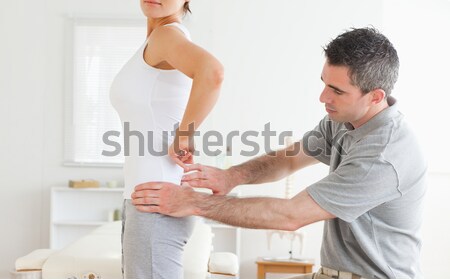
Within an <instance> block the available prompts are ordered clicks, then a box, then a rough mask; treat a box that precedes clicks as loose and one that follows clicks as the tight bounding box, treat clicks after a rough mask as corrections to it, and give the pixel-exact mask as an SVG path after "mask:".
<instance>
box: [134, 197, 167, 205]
mask: <svg viewBox="0 0 450 279" xmlns="http://www.w3.org/2000/svg"><path fill="white" fill-rule="evenodd" d="M160 202H161V201H160V199H159V198H148V197H144V198H138V199H133V200H132V201H131V203H132V204H134V205H160Z"/></svg>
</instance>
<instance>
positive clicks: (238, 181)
mask: <svg viewBox="0 0 450 279" xmlns="http://www.w3.org/2000/svg"><path fill="white" fill-rule="evenodd" d="M226 171H227V172H228V177H229V180H230V182H231V183H230V184H231V189H230V191H231V190H232V189H233V188H234V187H236V186H238V185H242V184H246V183H245V177H244V175H243V172H242V171H241V170H240V168H239V166H232V167H230V168H229V169H227V170H226Z"/></svg>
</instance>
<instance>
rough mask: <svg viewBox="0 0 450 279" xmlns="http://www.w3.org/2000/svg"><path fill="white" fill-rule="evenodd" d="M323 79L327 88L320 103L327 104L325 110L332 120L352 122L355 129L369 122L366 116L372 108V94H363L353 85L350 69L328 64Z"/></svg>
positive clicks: (323, 72) (324, 69) (323, 71)
mask: <svg viewBox="0 0 450 279" xmlns="http://www.w3.org/2000/svg"><path fill="white" fill-rule="evenodd" d="M321 79H322V81H323V82H324V83H325V88H324V89H323V91H322V93H321V94H320V102H321V103H324V104H325V110H326V111H327V112H328V115H329V117H330V119H331V120H333V121H336V122H350V123H351V124H352V125H353V127H355V128H357V127H359V126H361V125H362V124H364V123H365V122H366V121H367V120H368V119H365V116H366V115H367V114H368V113H367V112H368V111H369V109H370V106H371V101H372V98H371V94H370V92H369V93H368V94H363V93H362V91H361V90H360V89H359V88H358V87H356V86H355V85H352V84H351V82H350V77H349V75H348V67H346V66H333V65H330V64H328V62H326V63H325V65H324V66H323V70H322V76H321Z"/></svg>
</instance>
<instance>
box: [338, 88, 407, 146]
mask: <svg viewBox="0 0 450 279" xmlns="http://www.w3.org/2000/svg"><path fill="white" fill-rule="evenodd" d="M387 102H388V105H389V107H387V108H385V109H384V110H382V111H380V112H379V113H378V114H376V115H375V116H374V117H372V118H371V119H369V121H367V122H366V123H364V124H363V125H362V126H360V127H358V128H356V129H355V128H354V127H353V125H352V124H350V123H349V122H346V123H344V125H345V127H346V128H347V129H348V132H347V134H348V135H351V136H352V137H354V138H362V137H363V136H365V135H367V134H368V133H369V132H371V131H373V130H374V129H376V128H379V127H381V126H384V125H386V124H387V123H388V122H389V121H390V120H392V118H394V117H396V116H398V115H399V114H400V112H399V111H398V106H397V100H396V99H395V98H394V97H391V96H389V97H388V98H387Z"/></svg>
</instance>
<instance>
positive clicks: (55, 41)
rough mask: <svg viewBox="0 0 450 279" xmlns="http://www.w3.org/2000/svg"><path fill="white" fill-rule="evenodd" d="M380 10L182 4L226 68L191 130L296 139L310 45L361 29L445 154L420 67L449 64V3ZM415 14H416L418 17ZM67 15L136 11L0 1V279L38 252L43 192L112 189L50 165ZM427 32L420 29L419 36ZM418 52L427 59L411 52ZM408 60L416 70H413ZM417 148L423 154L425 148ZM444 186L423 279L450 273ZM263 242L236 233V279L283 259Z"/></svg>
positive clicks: (437, 184) (302, 125)
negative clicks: (394, 55)
mask: <svg viewBox="0 0 450 279" xmlns="http://www.w3.org/2000/svg"><path fill="white" fill-rule="evenodd" d="M392 2H393V1H384V2H383V1H376V0H371V1H358V0H345V1H333V0H320V1H297V0H283V1H275V2H274V1H260V0H259V1H257V0H248V1H247V0H246V1H239V0H227V1H217V0H194V1H193V2H192V6H193V7H192V8H193V12H194V14H193V16H191V17H190V18H189V19H188V25H189V26H190V29H191V30H192V35H193V38H194V40H195V41H196V42H198V43H199V44H200V45H202V46H204V47H205V48H207V49H209V50H210V51H211V52H213V53H214V54H215V55H216V56H217V57H219V58H220V60H221V61H222V62H223V64H224V65H225V68H226V80H225V84H224V88H223V93H222V96H221V99H220V101H219V103H218V106H217V107H216V109H215V111H214V113H213V115H212V116H211V118H210V119H209V120H208V121H207V123H205V125H204V127H203V129H204V130H206V129H216V130H219V131H222V132H224V133H227V132H229V131H230V130H239V131H241V132H242V131H245V130H249V129H251V130H257V131H261V130H262V128H263V125H264V124H265V123H267V122H271V124H272V128H273V129H275V130H276V131H283V130H293V131H294V132H295V133H296V135H297V136H300V135H302V134H303V133H304V132H305V131H307V130H308V129H310V128H311V127H313V126H314V125H315V123H317V121H318V120H319V119H320V118H321V117H322V116H323V113H324V112H323V106H322V105H321V104H320V103H319V102H318V96H319V93H320V90H321V88H322V83H321V81H320V78H319V77H320V72H321V67H322V63H323V57H322V50H321V46H324V45H325V44H326V43H327V42H328V41H329V40H330V39H332V38H333V37H335V36H336V35H337V34H339V33H340V32H342V31H343V30H344V29H346V28H349V27H351V26H355V27H360V26H366V25H368V24H372V25H374V26H375V27H378V28H379V29H381V30H383V31H385V32H386V33H387V34H388V35H389V37H390V39H391V40H392V41H393V42H394V44H396V46H397V48H398V49H399V53H400V59H401V60H402V66H401V67H402V68H401V78H400V81H399V85H398V87H397V90H396V92H394V96H397V97H398V98H399V99H400V101H402V103H403V100H410V99H411V98H413V99H414V100H417V101H416V102H408V101H406V102H404V103H403V104H404V105H403V107H404V108H405V109H404V111H405V113H406V114H407V115H408V116H410V117H411V120H412V122H413V123H414V124H415V128H417V130H418V131H419V132H421V133H422V134H427V130H426V129H427V127H432V128H433V129H434V130H433V135H436V136H437V137H439V140H440V141H439V142H440V143H442V144H443V143H445V141H443V140H441V137H445V136H448V135H446V134H443V133H442V129H437V128H442V127H444V125H442V124H443V123H442V121H434V120H436V119H445V118H444V117H445V116H446V115H445V114H444V112H445V111H446V110H445V109H446V106H448V102H446V101H448V97H447V99H442V98H444V96H449V93H450V92H449V90H448V88H447V86H446V80H445V78H446V76H447V74H446V73H448V71H447V72H444V71H442V72H435V71H433V69H434V68H435V67H434V66H433V65H436V64H434V63H431V64H430V63H429V62H430V61H434V62H436V61H442V62H441V63H443V64H444V65H449V62H450V61H449V59H448V54H447V53H446V51H445V50H446V46H448V40H447V41H445V38H448V34H450V32H448V26H450V25H448V18H450V17H448V16H447V15H449V14H450V13H449V10H448V6H449V3H450V2H449V1H447V0H434V1H432V2H430V1H427V2H426V3H433V5H431V6H430V5H425V6H424V4H423V3H425V1H423V2H414V1H412V2H413V3H416V4H413V5H411V4H410V2H409V1H406V2H395V1H394V2H395V3H394V4H393V3H392ZM418 3H422V4H418ZM401 5H405V6H401ZM422 10H423V11H426V12H424V13H420V12H421V11H422ZM406 11H407V12H406ZM412 11H414V12H412ZM68 14H87V15H97V16H103V17H105V16H106V17H115V16H120V17H123V16H140V10H139V5H138V1H137V0H134V1H119V0H115V1H106V0H96V1H87V0H83V1H61V0H39V1H25V0H14V1H2V8H1V10H0V34H1V37H0V61H2V62H1V63H0V119H1V120H2V124H3V127H2V129H0V140H1V144H0V154H1V155H2V156H1V159H0V177H1V179H2V182H3V186H2V187H0V210H1V212H2V213H3V216H5V218H4V219H5V220H4V225H3V226H2V230H1V232H0V236H1V237H0V248H1V249H0V278H2V277H4V276H6V275H5V274H6V271H7V270H10V269H12V267H13V263H14V259H15V258H16V257H18V256H21V255H23V254H25V253H28V252H29V251H31V250H33V249H36V248H41V247H46V246H47V245H48V222H49V220H48V215H49V213H48V211H49V209H48V204H49V189H50V187H53V186H58V185H65V183H66V182H67V180H68V179H72V178H87V177H90V178H96V179H99V180H101V181H106V180H110V179H117V180H120V179H121V171H120V169H103V168H73V167H72V168H69V167H63V166H62V165H61V163H62V159H63V123H64V121H63V117H64V111H63V108H64V19H65V17H66V16H67V15H68ZM425 15H427V16H425ZM405 22H406V23H405ZM427 22H428V25H422V24H426V23H427ZM446 24H447V25H446ZM421 26H422V27H421ZM423 26H426V28H424V27H423ZM413 27H414V28H413ZM415 29H418V30H420V37H419V38H414V37H412V34H413V30H415ZM436 30H438V31H440V33H436ZM445 43H446V45H445ZM430 48H431V52H427V53H424V52H423V50H424V49H430ZM447 48H448V47H447ZM428 57H429V58H428ZM414 58H416V59H417V60H419V61H422V64H420V67H417V64H416V63H415V62H416V61H415V60H413V59H414ZM437 64H439V62H438V63H437ZM443 69H445V68H443ZM422 73H427V77H428V79H426V81H427V82H426V83H425V82H421V83H420V84H421V86H415V85H416V84H417V83H419V82H420V81H424V80H423V75H422ZM433 77H434V78H433ZM411 81H414V82H411ZM431 81H432V82H431ZM429 84H433V86H434V87H433V88H432V90H427V89H428V87H427V85H429ZM397 92H398V93H397ZM412 96H414V97H412ZM419 96H420V97H419ZM442 100H444V101H442ZM445 100H446V101H445ZM424 104H425V106H423V105H424ZM434 108H438V110H436V109H434ZM439 113H442V114H439ZM421 115H426V116H427V117H428V118H427V119H429V120H432V121H433V124H432V125H431V126H429V125H428V124H429V122H423V121H424V120H423V118H422V117H420V116H421ZM425 124H427V125H425ZM438 125H439V126H438ZM428 134H429V133H428ZM447 138H448V137H447ZM424 141H425V142H427V143H429V142H430V140H429V137H426V138H424ZM431 142H432V141H431ZM234 143H235V149H234V150H233V151H234V154H235V156H234V157H233V163H238V162H241V161H244V160H246V159H247V158H242V157H240V156H238V155H237V156H236V153H238V152H239V151H240V149H241V148H243V146H242V145H239V144H238V142H237V141H235V142H234ZM272 145H273V146H276V145H277V144H276V143H275V142H274V143H272ZM435 150H436V149H432V150H431V151H430V152H435ZM262 152H263V150H261V153H262ZM445 152H448V151H447V150H445ZM432 157H433V158H434V157H436V156H432ZM442 165H443V166H445V167H444V169H443V170H439V171H440V172H443V171H444V172H445V171H447V173H448V171H449V169H448V165H445V164H439V165H438V166H442ZM326 172H327V170H326V168H324V167H321V166H317V167H314V168H313V169H312V170H304V171H301V172H299V173H298V174H297V175H296V186H295V189H296V190H297V191H299V190H301V189H302V188H304V187H305V186H307V185H309V184H311V183H313V182H314V181H316V180H317V179H318V178H319V177H321V176H323V175H325V174H326ZM449 180H450V175H448V174H432V175H431V176H430V179H429V181H430V192H429V195H428V207H427V215H426V216H425V225H426V226H425V227H424V230H423V233H424V240H425V241H424V253H423V266H424V270H425V271H426V274H427V277H437V276H438V274H440V273H441V272H443V271H442V269H443V267H444V266H446V263H447V264H448V263H449V262H450V259H449V256H448V253H446V251H448V250H449V249H450V243H449V241H448V239H449V238H448V237H446V233H447V232H448V231H449V229H450V224H449V221H448V216H445V215H444V212H446V213H447V215H448V212H450V210H449V209H450V208H449V203H446V202H445V197H446V196H448V194H449V187H448V185H449V182H450V181H449ZM241 193H242V195H244V196H247V195H274V196H279V197H282V196H283V194H284V182H283V181H281V182H279V183H272V184H267V185H262V186H243V187H242V190H241ZM304 231H305V232H306V233H307V239H306V247H305V249H306V251H305V254H304V256H306V257H312V258H315V259H316V261H317V263H319V261H318V259H319V249H320V241H321V235H322V225H321V224H315V225H312V226H310V227H307V228H305V229H304ZM266 241H267V240H266V235H265V232H264V231H254V230H243V233H242V254H241V261H242V264H241V268H242V270H241V278H245V279H247V278H248V279H250V278H255V274H256V266H255V264H254V260H255V259H256V257H257V256H262V255H264V256H279V255H282V254H283V253H286V252H287V248H288V245H287V243H286V242H284V241H278V240H275V241H274V243H273V244H274V245H273V248H272V250H268V249H267V246H266ZM441 245H442V246H441ZM441 247H442V248H441ZM274 278H275V277H274Z"/></svg>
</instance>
